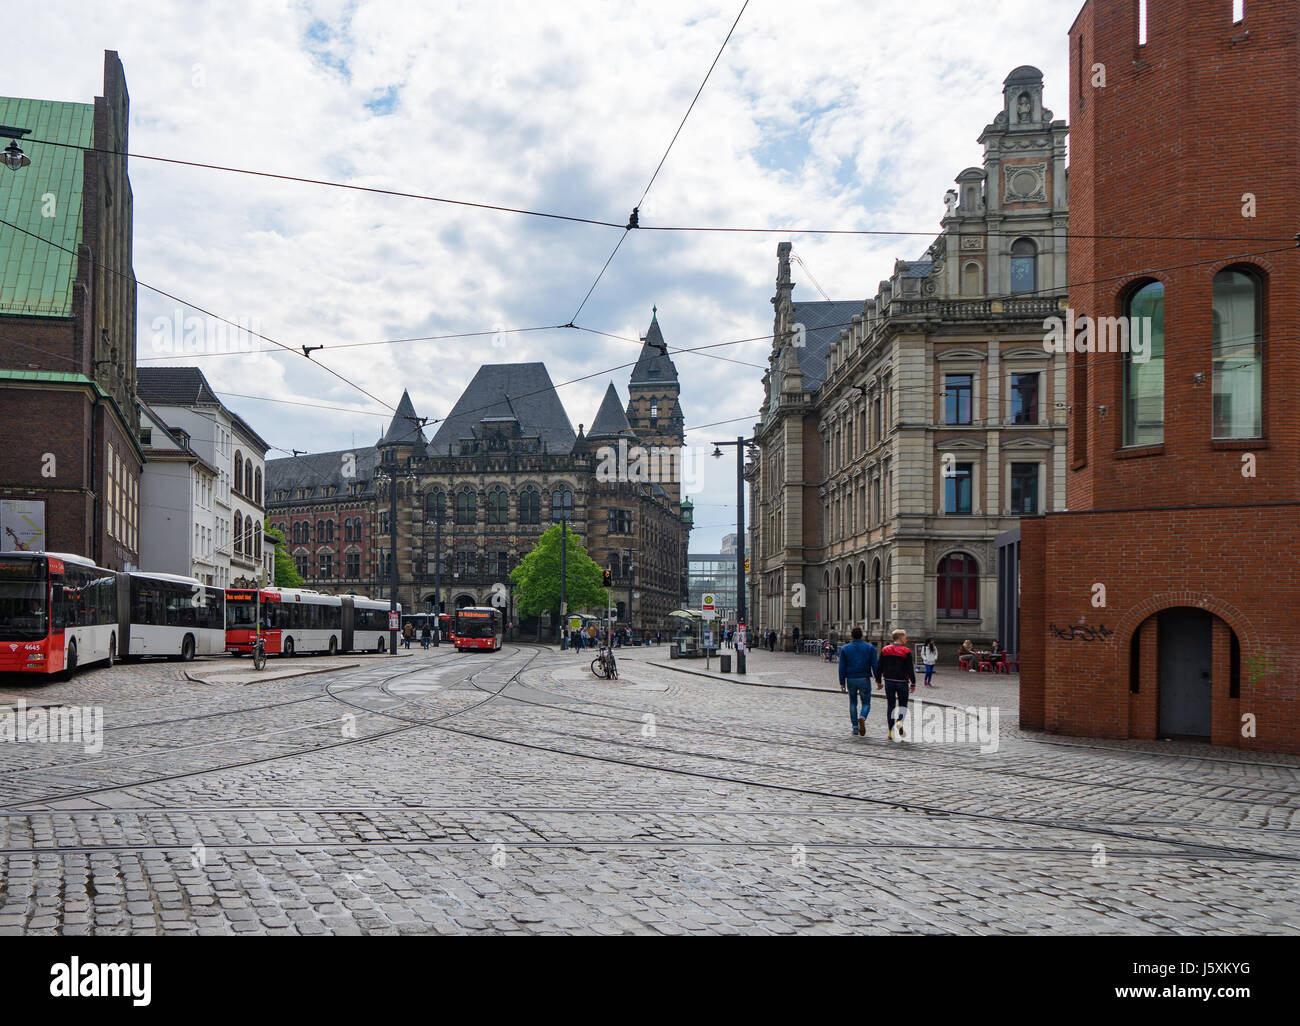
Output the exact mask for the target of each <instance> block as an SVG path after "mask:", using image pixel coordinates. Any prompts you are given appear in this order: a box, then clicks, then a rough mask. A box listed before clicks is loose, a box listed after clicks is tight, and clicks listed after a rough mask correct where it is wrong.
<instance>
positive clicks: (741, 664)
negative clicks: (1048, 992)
mask: <svg viewBox="0 0 1300 1026" xmlns="http://www.w3.org/2000/svg"><path fill="white" fill-rule="evenodd" d="M736 672H737V673H744V672H745V653H744V652H737V653H736Z"/></svg>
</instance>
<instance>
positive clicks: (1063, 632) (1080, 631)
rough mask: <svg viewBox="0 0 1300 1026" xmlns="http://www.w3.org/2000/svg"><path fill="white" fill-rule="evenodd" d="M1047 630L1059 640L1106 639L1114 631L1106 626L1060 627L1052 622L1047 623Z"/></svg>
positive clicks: (1079, 625) (1078, 625)
mask: <svg viewBox="0 0 1300 1026" xmlns="http://www.w3.org/2000/svg"><path fill="white" fill-rule="evenodd" d="M1047 630H1048V633H1050V634H1051V635H1052V636H1053V637H1055V638H1056V640H1057V641H1105V640H1106V639H1107V638H1109V637H1110V636H1111V635H1112V634H1113V633H1114V631H1110V630H1107V629H1106V628H1105V627H1104V626H1099V627H1091V626H1088V625H1086V624H1074V625H1073V626H1070V627H1058V626H1056V624H1054V623H1051V624H1048V625H1047Z"/></svg>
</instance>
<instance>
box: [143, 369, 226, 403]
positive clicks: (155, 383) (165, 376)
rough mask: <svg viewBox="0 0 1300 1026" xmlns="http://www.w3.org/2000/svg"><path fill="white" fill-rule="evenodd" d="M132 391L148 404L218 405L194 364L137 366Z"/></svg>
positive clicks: (215, 395) (214, 394) (219, 401)
mask: <svg viewBox="0 0 1300 1026" xmlns="http://www.w3.org/2000/svg"><path fill="white" fill-rule="evenodd" d="M135 382H136V383H135V390H136V393H137V394H138V395H139V396H140V398H141V399H143V400H144V401H145V402H146V403H148V404H149V405H150V406H220V405H221V400H220V399H218V398H217V394H216V393H215V392H214V391H212V388H211V386H209V385H208V379H207V378H205V377H204V376H203V372H202V371H201V370H199V369H198V368H197V367H138V368H136V379H135Z"/></svg>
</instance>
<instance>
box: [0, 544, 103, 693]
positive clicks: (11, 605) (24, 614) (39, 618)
mask: <svg viewBox="0 0 1300 1026" xmlns="http://www.w3.org/2000/svg"><path fill="white" fill-rule="evenodd" d="M118 577H119V575H118V574H117V573H115V572H114V571H112V570H105V569H104V568H103V567H98V566H95V564H94V563H93V562H91V561H90V560H89V559H86V558H85V557H84V556H73V555H69V554H66V553H62V552H2V553H0V673H14V672H17V673H43V674H54V673H62V674H64V676H65V678H66V677H71V676H72V674H73V673H75V672H76V669H77V667H78V666H79V665H82V664H85V663H97V662H106V663H108V664H109V665H110V666H111V665H112V664H113V661H114V660H115V659H116V658H117V651H118V638H119V636H124V630H123V626H122V624H120V623H119V619H118V610H119V603H118ZM123 613H125V610H123Z"/></svg>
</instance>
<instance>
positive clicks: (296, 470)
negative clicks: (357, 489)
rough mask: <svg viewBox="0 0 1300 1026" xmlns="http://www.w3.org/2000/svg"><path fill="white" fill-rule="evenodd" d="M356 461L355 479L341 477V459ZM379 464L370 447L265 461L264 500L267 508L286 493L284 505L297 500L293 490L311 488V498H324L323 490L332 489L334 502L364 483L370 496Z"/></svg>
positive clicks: (374, 448)
mask: <svg viewBox="0 0 1300 1026" xmlns="http://www.w3.org/2000/svg"><path fill="white" fill-rule="evenodd" d="M349 454H351V455H354V456H355V457H356V476H355V477H344V476H343V468H344V465H345V464H344V460H343V457H344V456H347V455H349ZM378 462H379V450H378V449H377V448H376V447H375V446H373V445H367V446H362V447H361V448H356V449H338V450H336V451H334V452H314V453H311V454H310V455H306V456H286V457H284V458H283V459H276V460H267V461H266V498H267V503H268V504H274V503H275V502H276V501H277V500H276V498H275V494H276V492H278V491H280V490H282V489H288V490H289V492H290V495H289V498H288V499H285V500H280V501H284V502H294V501H301V500H296V490H297V489H299V488H310V489H311V493H310V497H311V498H314V499H319V498H323V497H324V495H325V492H324V489H325V488H326V487H328V486H329V485H333V486H334V487H335V488H336V489H337V490H336V491H335V492H334V497H335V498H343V497H345V496H346V495H347V493H348V486H349V485H351V484H354V483H356V482H359V481H360V482H365V484H366V491H367V493H369V491H370V488H371V485H370V481H371V479H372V478H373V477H374V476H375V467H376V465H377V464H378Z"/></svg>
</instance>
